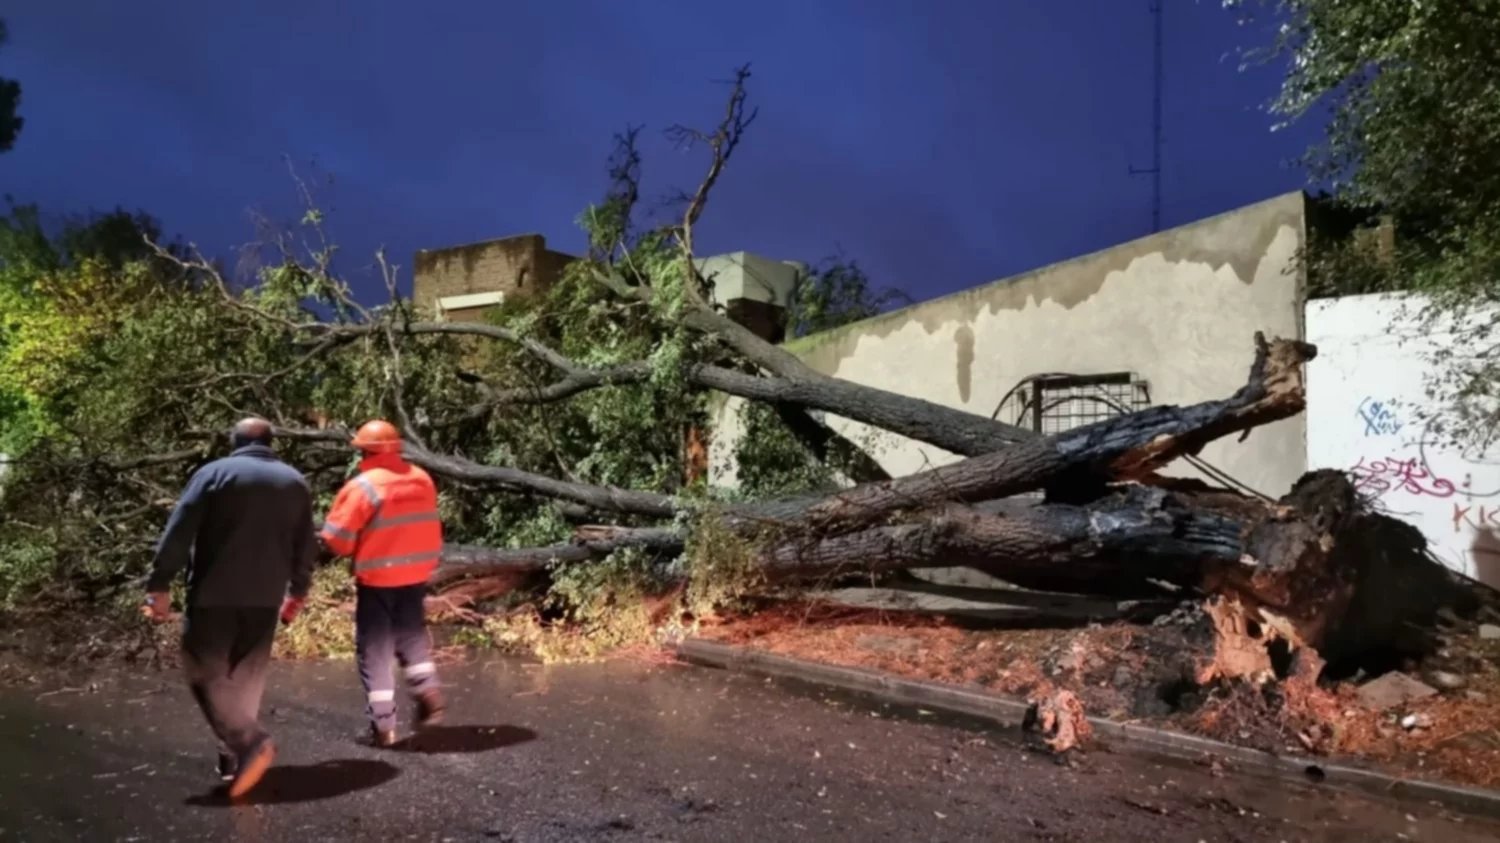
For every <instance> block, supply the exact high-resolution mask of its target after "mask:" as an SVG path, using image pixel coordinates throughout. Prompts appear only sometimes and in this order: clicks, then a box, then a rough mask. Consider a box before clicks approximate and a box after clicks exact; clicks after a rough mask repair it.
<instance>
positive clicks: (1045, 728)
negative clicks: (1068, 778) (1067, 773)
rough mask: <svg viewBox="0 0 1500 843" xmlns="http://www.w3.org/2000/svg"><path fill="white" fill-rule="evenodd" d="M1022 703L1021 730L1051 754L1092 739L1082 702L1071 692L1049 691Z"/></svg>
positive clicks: (1072, 748)
mask: <svg viewBox="0 0 1500 843" xmlns="http://www.w3.org/2000/svg"><path fill="white" fill-rule="evenodd" d="M1026 703H1027V706H1028V707H1027V709H1026V717H1025V718H1024V719H1023V720H1022V721H1021V729H1022V730H1023V731H1024V732H1026V734H1028V735H1030V736H1032V739H1033V740H1034V741H1036V742H1038V743H1040V744H1041V745H1042V746H1044V747H1046V748H1047V749H1048V750H1049V751H1051V752H1052V753H1054V754H1057V755H1063V754H1066V753H1068V752H1070V751H1072V750H1075V749H1080V748H1082V747H1083V745H1084V744H1085V743H1086V742H1087V741H1088V740H1089V738H1091V737H1092V736H1093V733H1094V727H1093V726H1092V725H1091V724H1090V723H1089V720H1088V716H1087V715H1086V714H1084V711H1083V703H1081V702H1079V701H1078V697H1076V696H1074V695H1073V693H1072V692H1071V691H1049V692H1047V693H1043V694H1039V695H1037V696H1035V697H1033V698H1031V699H1028V700H1027V701H1026Z"/></svg>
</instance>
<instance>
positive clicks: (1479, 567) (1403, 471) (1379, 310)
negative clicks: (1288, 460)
mask: <svg viewBox="0 0 1500 843" xmlns="http://www.w3.org/2000/svg"><path fill="white" fill-rule="evenodd" d="M1421 305H1422V300H1421V299H1419V298H1415V297H1411V296H1389V295H1365V296H1347V297H1343V298H1337V299H1320V300H1316V301H1311V302H1308V305H1307V340H1308V342H1311V343H1313V344H1314V345H1316V346H1317V347H1318V356H1317V358H1316V359H1314V360H1313V361H1312V363H1311V364H1309V366H1308V372H1307V462H1308V468H1309V469H1318V468H1336V469H1342V470H1345V471H1350V472H1352V473H1353V474H1354V476H1355V478H1356V483H1357V484H1358V485H1359V486H1360V488H1361V489H1362V490H1363V491H1365V492H1366V493H1367V494H1368V495H1370V496H1371V497H1373V498H1375V499H1377V500H1378V502H1379V504H1380V506H1381V507H1382V508H1383V509H1385V510H1386V511H1388V512H1389V513H1390V514H1392V515H1396V516H1398V517H1401V518H1404V519H1406V520H1407V521H1410V522H1411V523H1412V524H1414V525H1415V526H1417V527H1418V528H1419V529H1421V530H1422V532H1423V534H1425V535H1426V536H1427V540H1428V541H1429V542H1430V543H1431V548H1432V551H1433V553H1434V554H1436V555H1437V556H1438V557H1439V558H1440V559H1442V560H1443V562H1444V563H1445V564H1447V565H1448V566H1449V567H1451V568H1453V569H1454V570H1456V571H1459V572H1462V573H1464V574H1467V575H1468V576H1471V577H1475V578H1476V579H1480V580H1482V581H1484V582H1487V583H1489V584H1490V585H1496V586H1500V448H1490V449H1489V451H1488V452H1486V453H1476V452H1474V451H1468V452H1465V451H1464V450H1462V449H1460V448H1458V447H1455V446H1452V445H1448V444H1444V442H1445V440H1444V438H1443V437H1441V436H1440V435H1438V434H1437V433H1436V432H1434V431H1433V429H1432V428H1433V424H1432V421H1433V419H1434V416H1435V415H1436V414H1438V413H1439V412H1440V411H1441V410H1442V408H1443V407H1444V406H1445V402H1444V401H1443V399H1442V396H1441V395H1438V396H1429V394H1428V392H1429V387H1430V385H1431V376H1430V373H1432V372H1435V371H1438V367H1439V366H1440V365H1452V363H1451V362H1448V363H1443V362H1440V361H1438V360H1435V359H1434V355H1437V354H1442V353H1444V352H1445V351H1449V350H1451V351H1452V352H1453V353H1455V354H1457V355H1460V356H1461V355H1462V348H1461V347H1460V346H1461V345H1462V336H1463V334H1459V335H1457V336H1456V335H1455V332H1454V330H1453V326H1452V324H1446V325H1445V324H1442V323H1438V324H1435V325H1434V324H1428V323H1427V322H1425V320H1423V319H1422V318H1419V313H1420V310H1421ZM1494 316H1495V317H1500V314H1494Z"/></svg>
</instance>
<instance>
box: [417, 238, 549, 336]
mask: <svg viewBox="0 0 1500 843" xmlns="http://www.w3.org/2000/svg"><path fill="white" fill-rule="evenodd" d="M571 260H572V256H570V255H565V254H562V253H561V252H554V251H551V250H550V249H548V248H547V240H546V238H544V237H542V236H541V235H540V234H522V235H518V236H516V237H506V238H503V239H500V240H487V241H485V242H483V243H471V244H469V245H466V246H453V247H450V248H446V249H423V250H421V251H419V252H417V254H416V257H415V259H414V260H413V261H412V299H413V301H415V302H416V303H417V305H418V306H419V307H422V308H424V309H426V310H428V311H429V312H436V310H437V300H438V299H439V298H443V297H447V296H460V295H468V294H472V293H490V292H498V293H501V294H503V295H504V296H506V297H511V296H515V295H521V294H526V293H529V292H531V291H533V290H539V289H546V287H548V286H549V285H551V284H552V282H553V281H555V280H557V277H558V276H559V275H561V274H562V270H563V268H564V267H565V266H567V264H568V262H569V261H571ZM453 318H455V319H472V318H478V316H477V315H476V314H461V313H455V314H453Z"/></svg>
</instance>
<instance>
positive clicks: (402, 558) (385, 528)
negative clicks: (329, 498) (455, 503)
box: [321, 454, 443, 588]
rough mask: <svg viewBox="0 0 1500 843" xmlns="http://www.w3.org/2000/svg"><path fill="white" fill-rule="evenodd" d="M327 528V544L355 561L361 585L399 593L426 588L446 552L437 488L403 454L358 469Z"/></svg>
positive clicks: (367, 462) (384, 456) (375, 458)
mask: <svg viewBox="0 0 1500 843" xmlns="http://www.w3.org/2000/svg"><path fill="white" fill-rule="evenodd" d="M359 470H360V473H359V474H358V475H357V476H355V478H354V479H353V480H350V481H349V482H348V483H345V484H344V488H342V489H340V490H339V493H338V497H336V498H334V501H333V508H332V509H330V510H329V511H328V520H327V521H326V522H325V523H324V524H323V530H322V533H321V535H322V537H323V543H324V544H326V545H328V549H329V550H332V551H333V552H334V553H337V554H338V555H340V556H350V557H353V559H354V577H355V579H356V580H358V581H359V583H360V584H361V585H369V586H377V587H383V588H396V587H399V586H405V585H416V584H418V583H424V582H426V581H427V578H428V577H430V576H432V572H433V570H434V569H435V568H437V565H438V557H439V555H440V554H441V553H442V550H443V525H442V522H441V521H439V519H438V511H437V488H436V487H434V486H433V484H432V478H431V477H429V476H428V475H427V472H425V471H423V470H422V469H421V468H419V467H418V466H415V465H412V464H411V463H409V462H407V461H406V460H404V459H402V458H401V456H400V455H399V454H376V455H373V456H370V457H367V458H365V459H364V460H362V461H361V462H360V464H359Z"/></svg>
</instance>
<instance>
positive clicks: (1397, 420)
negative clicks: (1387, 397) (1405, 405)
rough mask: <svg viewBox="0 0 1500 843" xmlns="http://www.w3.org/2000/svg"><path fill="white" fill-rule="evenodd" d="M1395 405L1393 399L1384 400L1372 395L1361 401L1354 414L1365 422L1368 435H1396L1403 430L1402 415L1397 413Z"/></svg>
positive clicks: (1364, 425)
mask: <svg viewBox="0 0 1500 843" xmlns="http://www.w3.org/2000/svg"><path fill="white" fill-rule="evenodd" d="M1393 405H1394V402H1392V401H1382V400H1379V399H1377V398H1375V397H1373V396H1370V395H1366V396H1365V400H1363V401H1361V402H1359V407H1358V408H1356V409H1355V411H1354V414H1355V415H1356V416H1358V417H1359V420H1360V421H1361V422H1362V423H1363V427H1364V433H1365V435H1366V436H1394V435H1396V434H1397V433H1400V432H1401V428H1402V427H1403V425H1402V422H1401V417H1400V416H1398V415H1396V409H1395V407H1394V406H1393Z"/></svg>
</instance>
